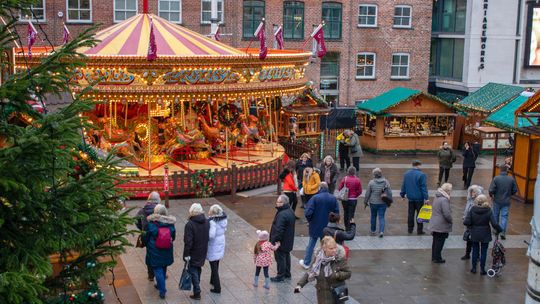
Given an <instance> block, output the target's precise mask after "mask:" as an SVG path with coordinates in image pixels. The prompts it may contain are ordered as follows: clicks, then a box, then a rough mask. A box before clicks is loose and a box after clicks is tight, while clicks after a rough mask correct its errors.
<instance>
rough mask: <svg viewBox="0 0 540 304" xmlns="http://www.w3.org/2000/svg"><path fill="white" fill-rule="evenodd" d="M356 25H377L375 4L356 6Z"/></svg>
mask: <svg viewBox="0 0 540 304" xmlns="http://www.w3.org/2000/svg"><path fill="white" fill-rule="evenodd" d="M358 26H359V27H376V26H377V6H376V5H372V4H361V5H360V6H359V7H358Z"/></svg>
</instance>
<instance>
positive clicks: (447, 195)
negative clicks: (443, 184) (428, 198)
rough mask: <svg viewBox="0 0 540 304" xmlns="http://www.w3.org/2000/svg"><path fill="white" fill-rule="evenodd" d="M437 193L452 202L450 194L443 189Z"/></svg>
mask: <svg viewBox="0 0 540 304" xmlns="http://www.w3.org/2000/svg"><path fill="white" fill-rule="evenodd" d="M437 192H439V193H440V194H441V195H442V196H444V197H446V198H447V199H448V200H450V194H448V193H446V192H445V191H444V190H443V189H442V188H439V189H437Z"/></svg>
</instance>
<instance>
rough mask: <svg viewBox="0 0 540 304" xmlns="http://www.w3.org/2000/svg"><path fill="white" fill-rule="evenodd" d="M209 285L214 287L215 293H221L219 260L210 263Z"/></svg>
mask: <svg viewBox="0 0 540 304" xmlns="http://www.w3.org/2000/svg"><path fill="white" fill-rule="evenodd" d="M210 271H211V273H210V284H212V285H213V286H214V290H215V291H221V282H220V281H219V260H217V261H211V262H210Z"/></svg>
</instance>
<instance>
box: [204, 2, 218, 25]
mask: <svg viewBox="0 0 540 304" xmlns="http://www.w3.org/2000/svg"><path fill="white" fill-rule="evenodd" d="M217 15H218V19H219V23H220V24H221V23H223V0H218V3H217ZM211 21H212V1H211V0H202V1H201V23H202V24H210V23H212V22H211Z"/></svg>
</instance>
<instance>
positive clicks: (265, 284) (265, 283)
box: [263, 278, 270, 289]
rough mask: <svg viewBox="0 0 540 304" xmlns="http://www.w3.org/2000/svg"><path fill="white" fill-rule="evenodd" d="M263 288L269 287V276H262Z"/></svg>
mask: <svg viewBox="0 0 540 304" xmlns="http://www.w3.org/2000/svg"><path fill="white" fill-rule="evenodd" d="M263 287H264V288H266V289H270V278H264V286H263Z"/></svg>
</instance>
